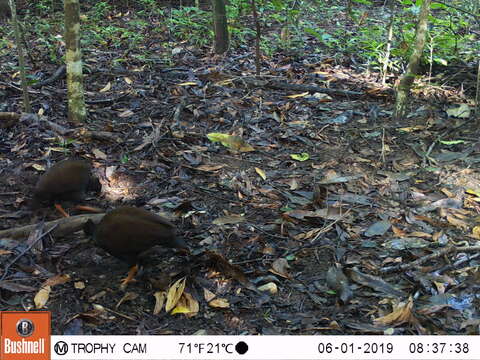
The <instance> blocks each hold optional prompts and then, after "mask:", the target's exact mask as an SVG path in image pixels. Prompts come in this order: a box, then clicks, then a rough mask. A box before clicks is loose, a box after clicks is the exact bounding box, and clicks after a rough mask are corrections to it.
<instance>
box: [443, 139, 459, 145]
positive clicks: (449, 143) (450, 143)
mask: <svg viewBox="0 0 480 360" xmlns="http://www.w3.org/2000/svg"><path fill="white" fill-rule="evenodd" d="M464 143H465V140H450V141H447V140H440V144H444V145H457V144H464Z"/></svg>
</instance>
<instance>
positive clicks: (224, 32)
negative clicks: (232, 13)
mask: <svg viewBox="0 0 480 360" xmlns="http://www.w3.org/2000/svg"><path fill="white" fill-rule="evenodd" d="M212 6H213V26H214V30H215V53H216V54H223V53H224V52H225V51H227V50H228V45H229V44H228V43H229V41H228V27H227V26H228V25H227V11H226V9H225V0H212Z"/></svg>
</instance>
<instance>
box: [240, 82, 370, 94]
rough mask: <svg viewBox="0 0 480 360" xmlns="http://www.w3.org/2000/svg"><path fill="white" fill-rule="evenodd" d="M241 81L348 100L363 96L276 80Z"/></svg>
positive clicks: (350, 92) (251, 84) (252, 84)
mask: <svg viewBox="0 0 480 360" xmlns="http://www.w3.org/2000/svg"><path fill="white" fill-rule="evenodd" d="M241 81H243V82H244V83H246V84H247V85H249V86H254V87H261V88H270V89H276V90H292V91H308V92H313V93H316V92H318V93H324V94H329V95H336V96H345V97H350V98H359V97H361V96H364V95H365V94H364V93H363V92H358V91H349V90H341V89H331V88H325V87H321V86H317V85H306V84H291V83H287V82H283V81H278V80H260V79H257V78H249V77H242V78H241Z"/></svg>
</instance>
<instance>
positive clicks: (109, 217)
mask: <svg viewBox="0 0 480 360" xmlns="http://www.w3.org/2000/svg"><path fill="white" fill-rule="evenodd" d="M84 231H85V233H86V234H87V235H90V236H92V237H93V240H94V242H95V243H96V245H97V246H99V247H101V248H103V249H104V250H105V251H107V252H108V253H109V254H110V255H113V256H115V257H116V258H118V259H120V260H123V261H125V262H126V263H128V264H129V265H130V266H132V267H131V269H130V271H129V273H128V276H127V278H126V279H124V280H123V282H122V286H125V285H126V284H127V283H128V282H130V281H131V280H132V279H133V277H134V276H135V273H136V272H137V270H138V258H139V255H140V254H141V253H143V252H145V251H147V250H148V249H150V248H151V247H153V246H155V245H161V246H165V247H169V248H178V249H184V250H187V251H188V246H187V244H186V243H185V241H184V240H183V239H180V238H177V237H176V236H175V226H174V225H173V224H172V223H171V222H169V221H168V220H167V219H165V218H163V217H161V216H158V215H156V214H153V213H151V212H149V211H147V210H144V209H141V208H136V207H131V206H123V207H119V208H117V209H115V210H112V211H110V212H109V213H107V214H106V215H105V216H104V217H103V218H102V220H101V221H100V222H99V223H98V224H97V225H95V224H94V223H93V222H92V221H91V220H88V221H87V223H86V224H85V227H84Z"/></svg>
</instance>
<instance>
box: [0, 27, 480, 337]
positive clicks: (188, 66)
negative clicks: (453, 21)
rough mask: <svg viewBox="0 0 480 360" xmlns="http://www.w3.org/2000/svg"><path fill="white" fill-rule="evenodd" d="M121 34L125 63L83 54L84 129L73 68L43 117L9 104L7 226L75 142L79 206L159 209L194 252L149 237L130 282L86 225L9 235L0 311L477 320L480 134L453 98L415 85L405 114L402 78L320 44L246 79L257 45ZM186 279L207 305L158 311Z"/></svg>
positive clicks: (142, 327)
mask: <svg viewBox="0 0 480 360" xmlns="http://www.w3.org/2000/svg"><path fill="white" fill-rule="evenodd" d="M116 21H120V20H118V19H117V20H116ZM32 41H33V39H32ZM247 50H248V51H251V50H253V49H247ZM247 50H243V51H247ZM129 51H130V52H129V53H128V54H126V55H125V54H124V55H122V56H126V58H127V59H132V60H131V61H126V62H123V63H122V65H121V66H115V65H112V57H114V56H116V51H112V50H109V49H98V48H95V49H86V50H85V51H84V61H85V64H86V69H87V71H86V74H85V87H86V99H87V102H88V112H89V115H88V123H87V124H85V126H77V125H74V124H69V123H68V122H67V121H66V113H67V111H66V94H65V79H64V76H61V77H60V78H59V79H58V80H56V81H54V82H53V83H50V84H47V85H45V86H42V87H38V88H32V89H31V93H30V96H31V100H32V104H33V108H34V110H35V112H36V113H41V114H42V115H43V117H42V119H41V120H38V119H36V118H34V117H26V118H22V120H20V121H17V122H15V121H13V122H9V123H8V124H7V122H5V121H3V120H2V121H3V123H2V128H0V172H1V175H2V176H1V177H0V189H1V190H0V197H1V200H0V218H1V221H0V227H1V229H2V230H3V229H11V228H15V227H20V226H23V225H27V224H34V223H40V221H41V220H42V216H39V215H37V216H34V214H33V213H32V212H31V210H30V209H29V207H28V201H29V199H30V197H31V194H32V188H33V186H34V184H35V182H36V180H37V179H38V177H39V175H40V174H41V172H42V171H43V170H44V169H45V168H48V166H49V164H51V163H55V162H56V161H58V160H61V159H63V158H65V157H69V156H80V157H83V158H87V159H91V161H92V163H93V165H94V168H95V173H96V174H97V176H98V177H99V178H100V181H101V183H102V194H101V195H100V196H96V195H94V194H90V196H89V197H88V198H87V200H86V201H85V203H86V204H88V205H91V206H96V207H99V208H103V209H105V210H108V209H113V208H115V207H117V206H120V205H123V204H130V205H135V206H143V207H145V208H147V209H149V210H151V211H153V212H157V213H163V214H166V215H167V216H168V217H170V218H171V219H173V221H174V222H175V224H176V225H177V226H178V233H179V235H180V236H183V237H184V238H185V239H186V241H187V242H188V243H189V244H190V245H191V247H192V249H193V252H192V254H191V255H187V256H186V255H181V254H177V253H175V252H174V251H172V250H167V249H161V248H159V249H152V251H150V252H149V253H148V255H147V256H146V259H145V263H146V266H145V269H144V272H143V274H141V275H140V276H138V277H137V281H136V282H135V283H133V284H130V285H129V286H128V287H127V289H126V290H125V291H124V290H122V289H120V287H119V283H120V280H121V278H122V277H124V276H125V275H126V273H127V270H128V268H127V266H126V264H124V263H122V262H120V261H119V260H118V259H115V258H113V257H111V256H110V255H108V254H106V253H105V252H104V251H102V250H101V249H98V248H96V247H95V246H94V245H93V244H92V243H91V242H90V241H89V240H88V239H87V238H86V237H85V235H84V234H83V232H81V231H79V232H76V233H74V234H69V235H67V236H64V237H52V236H49V235H46V236H44V237H43V238H42V239H41V240H39V241H38V234H37V235H35V234H32V235H31V236H30V238H29V239H27V238H19V239H7V238H2V239H1V240H0V247H1V249H0V262H1V264H2V265H1V267H2V273H1V275H0V276H1V281H0V304H1V305H0V309H1V310H7V309H8V310H14V309H15V310H20V309H34V308H35V301H34V298H35V296H37V302H38V301H41V300H42V299H43V301H44V302H45V304H44V307H43V308H44V309H47V310H50V311H52V319H53V323H52V327H53V333H54V334H195V333H197V334H202V333H207V334H316V333H322V334H383V333H388V334H391V333H395V334H478V325H479V320H478V319H479V315H480V314H479V301H480V300H479V297H478V293H479V287H480V285H479V284H480V282H479V271H478V270H479V260H478V254H479V251H478V245H479V242H478V239H479V236H480V235H479V234H480V232H479V230H478V229H479V228H478V227H477V224H478V223H479V216H478V211H479V209H480V208H479V205H478V198H480V187H479V185H478V184H479V174H478V163H479V161H480V147H479V145H478V132H477V130H476V129H475V126H474V124H472V122H468V121H467V120H468V119H465V118H461V117H455V116H450V117H449V116H447V112H446V110H447V111H453V110H452V109H455V108H456V107H457V106H458V105H455V104H454V103H456V102H459V101H460V99H459V98H458V97H454V95H453V94H451V96H452V97H451V98H449V97H448V96H445V95H448V94H447V93H446V92H443V93H441V94H439V92H438V90H436V92H435V94H433V90H431V88H423V87H419V88H422V92H420V91H415V92H414V93H413V96H412V98H411V100H412V104H411V113H410V116H409V117H408V118H406V119H404V121H402V122H401V123H394V122H393V121H392V119H391V110H392V103H393V96H392V93H391V91H388V90H387V89H383V88H381V87H380V86H379V85H378V83H377V82H376V80H377V79H376V78H374V77H373V75H368V74H366V73H365V72H360V71H359V70H358V69H355V68H351V67H346V66H341V65H339V64H336V63H335V62H334V61H333V60H332V58H330V57H327V56H320V55H313V54H311V55H305V56H303V57H300V56H299V57H288V56H278V57H275V58H266V57H265V58H264V59H263V63H262V75H263V76H262V77H260V78H258V79H257V80H260V81H263V82H255V81H254V78H253V77H252V75H251V74H254V61H253V55H252V53H250V52H237V51H236V50H232V51H231V53H229V55H228V56H227V57H212V56H211V55H210V54H209V52H208V49H195V48H192V47H188V48H187V47H182V46H181V45H179V46H178V48H177V49H176V51H175V54H174V55H173V58H172V61H173V64H172V66H165V65H163V66H160V65H155V64H152V63H148V64H145V63H141V62H140V61H138V60H133V58H134V57H133V55H132V53H133V54H135V50H134V49H133V50H132V49H130V50H129ZM16 61H17V60H16V58H15V56H14V53H12V54H11V56H9V57H8V58H6V59H2V62H3V63H4V64H6V65H9V66H11V67H10V68H13V65H14V64H16ZM5 68H9V67H8V66H6V67H5ZM38 70H39V69H38ZM55 70H56V66H55V65H53V64H49V63H48V62H45V64H43V68H42V69H41V71H42V72H43V73H44V77H45V78H47V77H49V76H51V75H52V74H53V73H54V72H55ZM17 80H18V78H17V77H16V76H15V75H14V72H13V71H11V72H10V71H6V72H3V71H2V73H1V74H0V104H2V105H1V108H0V111H13V112H20V109H21V103H22V101H21V92H20V91H19V89H20V86H19V84H18V83H17ZM272 81H276V83H275V85H274V84H273V83H272ZM278 83H280V85H278ZM292 84H297V85H312V86H316V87H318V89H313V88H309V89H307V88H306V90H302V88H301V87H297V88H293V87H290V85H292ZM321 88H325V89H335V90H339V91H338V92H335V93H332V92H330V93H328V94H326V93H323V91H322V90H321ZM348 91H349V92H348ZM429 91H431V92H429ZM327 92H328V91H327ZM435 96H438V97H439V98H441V99H443V100H442V102H440V101H439V100H438V98H435ZM449 99H451V100H449ZM450 114H453V115H458V113H457V114H455V113H454V112H451V113H450ZM460 116H462V115H461V114H460ZM44 119H46V120H48V122H47V121H44ZM52 123H53V124H56V125H60V126H61V127H63V129H59V128H58V126H57V127H55V126H54V125H52ZM64 130H66V131H67V132H66V133H64V132H63V131H64ZM62 133H63V135H62ZM212 133H214V134H217V135H213V136H212V135H210V139H209V137H208V136H207V134H212ZM218 134H228V135H234V137H231V138H229V139H225V136H223V137H222V139H223V143H222V142H214V141H211V139H217V138H218V137H219V135H218ZM220 137H221V136H220ZM67 210H69V211H70V213H71V214H72V215H74V214H75V211H74V210H72V207H70V208H69V207H68V206H67ZM43 214H44V216H45V220H46V221H50V220H54V219H56V218H58V217H59V215H58V213H56V212H54V210H53V209H47V210H45V211H44V213H43ZM45 230H46V229H45V228H43V229H42V228H41V227H40V228H39V231H40V232H41V231H45ZM35 240H36V241H37V243H36V244H35V246H34V247H33V248H32V249H30V250H28V251H26V250H27V247H28V246H29V244H31V243H32V242H33V241H35ZM39 244H41V246H39ZM474 246H476V247H477V248H475V247H474ZM19 254H23V255H22V256H21V257H18V255H19ZM416 261H417V262H416ZM402 265H404V267H402ZM342 273H343V274H344V277H342ZM327 274H328V278H329V279H328V281H327ZM183 277H185V279H186V282H185V290H184V291H185V293H186V294H189V296H190V298H189V299H190V300H191V303H196V302H198V305H199V308H198V312H196V313H194V314H188V315H184V314H176V315H171V314H169V313H167V312H165V310H164V309H162V310H161V311H160V312H159V313H158V314H154V308H155V304H156V298H160V297H161V296H162V295H161V294H162V291H163V292H166V291H168V288H169V287H170V286H171V285H172V284H173V283H174V282H175V281H177V280H178V279H181V278H183ZM46 285H49V286H50V292H49V293H48V294H45V292H43V293H42V292H40V293H39V290H40V289H45V288H46ZM154 294H157V296H156V297H155V296H154ZM46 295H48V296H46ZM169 296H170V297H171V296H173V295H172V294H170V295H169Z"/></svg>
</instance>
